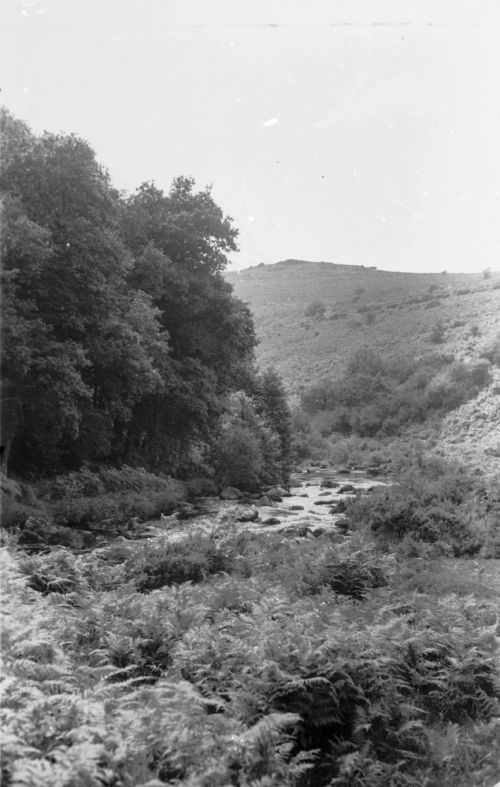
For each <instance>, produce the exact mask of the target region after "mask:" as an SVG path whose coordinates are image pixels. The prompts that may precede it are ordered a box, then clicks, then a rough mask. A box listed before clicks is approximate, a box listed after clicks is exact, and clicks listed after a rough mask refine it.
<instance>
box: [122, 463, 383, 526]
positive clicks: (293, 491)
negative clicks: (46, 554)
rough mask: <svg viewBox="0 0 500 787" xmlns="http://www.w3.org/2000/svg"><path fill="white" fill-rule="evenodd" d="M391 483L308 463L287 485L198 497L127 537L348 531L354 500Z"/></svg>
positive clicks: (344, 470)
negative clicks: (346, 513)
mask: <svg viewBox="0 0 500 787" xmlns="http://www.w3.org/2000/svg"><path fill="white" fill-rule="evenodd" d="M386 484H387V480H382V479H380V478H373V477H370V475H368V474H367V472H366V471H365V470H356V469H351V468H335V467H328V468H305V469H303V470H301V471H300V472H297V473H295V474H294V475H292V477H291V479H290V485H289V487H288V488H286V489H285V488H283V487H272V488H270V489H267V490H265V491H263V492H262V493H261V494H259V495H252V496H247V495H242V494H241V493H239V492H238V490H229V492H227V493H226V495H223V497H226V496H229V497H230V498H232V499H219V498H215V497H207V498H196V499H195V500H194V501H192V502H190V503H184V504H182V505H181V506H180V508H179V510H178V511H176V512H175V513H173V514H172V515H170V516H166V517H162V518H161V519H160V520H153V521H150V522H146V523H142V524H140V523H137V525H136V526H134V528H133V530H132V531H131V532H130V533H129V534H127V536H128V538H129V539H132V540H133V539H143V538H155V537H158V536H169V537H170V538H172V539H174V540H176V539H178V538H182V537H183V536H185V535H186V534H188V533H189V532H192V531H193V530H198V531H200V530H201V531H203V532H206V533H210V532H214V531H215V532H217V531H220V530H223V531H230V532H238V531H241V530H246V531H252V532H271V531H274V532H276V531H278V532H279V531H282V532H284V533H286V534H290V535H292V536H299V537H307V536H311V535H312V536H315V535H320V534H322V533H324V532H326V531H328V530H337V529H339V530H342V520H343V518H344V510H345V506H346V503H347V501H348V500H350V499H353V498H355V497H356V496H357V495H358V494H360V493H369V492H370V491H371V490H372V489H374V488H375V487H376V486H380V485H386Z"/></svg>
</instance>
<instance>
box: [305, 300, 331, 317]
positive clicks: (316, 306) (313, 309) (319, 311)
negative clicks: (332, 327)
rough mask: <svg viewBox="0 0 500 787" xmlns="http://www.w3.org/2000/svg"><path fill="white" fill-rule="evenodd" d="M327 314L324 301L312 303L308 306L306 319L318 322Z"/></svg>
mask: <svg viewBox="0 0 500 787" xmlns="http://www.w3.org/2000/svg"><path fill="white" fill-rule="evenodd" d="M325 314H326V306H325V304H324V303H323V301H312V302H311V303H309V304H308V305H307V306H306V310H305V312H304V315H305V316H306V317H313V318H314V319H316V320H322V319H323V317H324V316H325Z"/></svg>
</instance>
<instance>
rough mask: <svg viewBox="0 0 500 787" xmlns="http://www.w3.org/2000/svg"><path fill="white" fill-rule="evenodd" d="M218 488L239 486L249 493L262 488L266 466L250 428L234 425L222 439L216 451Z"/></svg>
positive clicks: (215, 463)
mask: <svg viewBox="0 0 500 787" xmlns="http://www.w3.org/2000/svg"><path fill="white" fill-rule="evenodd" d="M213 461H214V466H215V472H216V477H217V481H218V484H219V487H225V486H236V487H238V488H241V489H246V490H249V491H252V490H255V489H257V488H258V486H259V481H260V471H261V468H262V465H263V456H262V449H261V446H260V443H259V440H258V438H257V437H256V435H255V434H253V432H252V431H251V430H250V429H249V428H248V427H247V426H243V425H240V424H237V423H236V424H232V425H231V426H230V427H228V428H227V429H226V430H225V431H224V432H223V434H222V436H221V438H220V439H219V441H218V443H217V445H216V447H215V452H214V459H213Z"/></svg>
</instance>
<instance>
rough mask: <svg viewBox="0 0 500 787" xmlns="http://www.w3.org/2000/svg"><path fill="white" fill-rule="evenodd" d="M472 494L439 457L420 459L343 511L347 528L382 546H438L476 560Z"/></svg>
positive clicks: (471, 486) (464, 478) (465, 479)
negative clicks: (395, 543) (410, 543)
mask: <svg viewBox="0 0 500 787" xmlns="http://www.w3.org/2000/svg"><path fill="white" fill-rule="evenodd" d="M475 489H476V483H475V481H474V479H473V477H472V476H470V475H469V474H468V473H467V472H466V471H464V470H463V469H461V468H459V467H456V466H453V465H449V464H448V463H446V462H445V461H444V460H441V459H440V458H439V457H435V456H434V457H433V456H430V457H427V458H425V459H424V458H422V457H420V458H419V459H418V460H417V461H416V462H415V463H412V464H411V465H410V466H409V467H408V466H407V467H406V468H403V469H401V470H400V471H399V473H398V478H397V483H396V484H394V485H393V486H391V487H389V488H384V487H381V488H378V489H376V490H374V492H373V493H372V494H371V495H370V498H369V500H363V499H360V500H356V501H354V502H353V503H351V504H350V505H348V509H347V516H348V518H349V520H350V522H351V526H352V527H358V528H359V527H361V528H367V529H369V530H370V531H371V532H372V533H374V534H375V536H376V537H377V538H378V539H380V540H382V541H383V542H384V541H386V542H391V541H401V540H403V539H406V538H412V539H415V540H416V541H424V542H427V543H431V544H435V543H438V542H441V543H444V544H447V545H449V547H450V549H451V550H452V552H453V554H454V555H455V556H460V555H475V554H477V553H478V552H479V550H480V549H481V546H482V538H481V534H480V533H479V532H477V531H476V529H475V527H474V517H473V516H472V513H471V509H470V505H471V501H473V493H474V491H475Z"/></svg>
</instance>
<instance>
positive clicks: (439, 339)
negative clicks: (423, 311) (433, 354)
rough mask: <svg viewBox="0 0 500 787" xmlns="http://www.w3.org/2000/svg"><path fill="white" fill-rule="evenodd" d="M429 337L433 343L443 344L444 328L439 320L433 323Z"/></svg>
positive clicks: (444, 337)
mask: <svg viewBox="0 0 500 787" xmlns="http://www.w3.org/2000/svg"><path fill="white" fill-rule="evenodd" d="M429 338H430V340H431V342H432V343H433V344H443V342H444V341H445V340H446V329H445V327H444V325H443V323H442V322H441V321H439V322H437V323H436V324H435V326H434V328H433V329H432V331H431V333H430V336H429Z"/></svg>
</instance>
